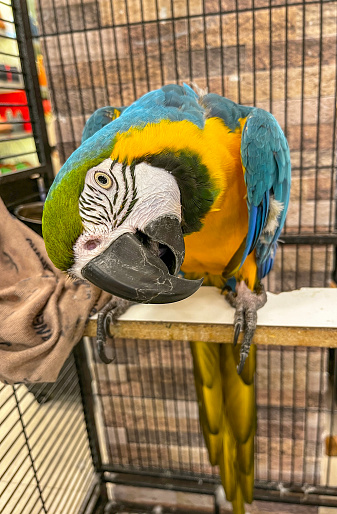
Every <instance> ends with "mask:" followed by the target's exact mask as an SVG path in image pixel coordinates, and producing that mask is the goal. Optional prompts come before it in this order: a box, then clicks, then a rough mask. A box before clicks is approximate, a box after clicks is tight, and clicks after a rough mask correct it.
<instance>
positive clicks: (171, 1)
mask: <svg viewBox="0 0 337 514" xmlns="http://www.w3.org/2000/svg"><path fill="white" fill-rule="evenodd" d="M170 5H171V15H172V37H173V55H174V73H175V81H176V82H178V79H179V70H178V57H177V43H176V25H175V21H174V20H175V15H174V1H173V0H170Z"/></svg>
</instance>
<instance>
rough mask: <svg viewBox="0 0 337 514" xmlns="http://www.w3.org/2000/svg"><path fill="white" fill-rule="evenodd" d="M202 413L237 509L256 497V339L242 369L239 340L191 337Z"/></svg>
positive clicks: (213, 456)
mask: <svg viewBox="0 0 337 514" xmlns="http://www.w3.org/2000/svg"><path fill="white" fill-rule="evenodd" d="M191 350H192V356H193V363H194V378H195V385H196V390H197V396H198V403H199V418H200V424H201V428H202V431H203V434H204V438H205V443H206V446H207V449H208V455H209V460H210V463H211V465H212V466H216V465H218V466H219V468H220V476H221V481H222V485H223V487H224V489H225V493H226V498H227V500H228V501H231V502H232V505H233V512H234V513H235V514H244V513H245V507H244V503H245V502H246V503H251V502H252V501H253V487H254V435H255V429H256V406H255V390H254V373H255V364H256V347H255V345H252V347H251V349H250V353H249V357H248V358H247V360H246V363H245V366H244V369H243V371H242V373H241V375H238V374H237V370H236V367H237V365H238V363H239V360H240V346H239V345H237V346H236V347H234V346H233V345H232V344H217V343H203V342H192V343H191Z"/></svg>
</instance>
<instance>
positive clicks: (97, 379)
mask: <svg viewBox="0 0 337 514" xmlns="http://www.w3.org/2000/svg"><path fill="white" fill-rule="evenodd" d="M93 341H96V339H93V338H91V339H90V343H91V344H90V348H91V351H92V352H93V356H94V355H95V349H94V344H93ZM113 349H114V351H115V355H117V353H116V350H115V347H114V348H113ZM93 358H94V359H95V357H93ZM116 364H117V357H116ZM101 369H102V370H104V377H101V376H98V372H97V364H96V363H95V364H93V375H94V380H95V383H96V385H97V395H98V396H99V398H100V401H101V402H102V414H103V424H104V435H105V440H106V441H107V445H108V452H109V456H110V461H111V462H113V460H114V457H113V454H112V450H111V444H110V440H109V435H108V426H109V424H108V419H107V408H105V407H104V404H103V392H102V387H101V380H102V379H104V380H105V382H106V383H107V384H110V379H109V373H108V369H107V366H101ZM108 397H109V406H110V409H111V415H112V418H113V419H116V412H115V406H114V401H113V397H112V395H111V394H109V395H108ZM111 428H113V430H114V435H115V438H116V447H117V452H118V459H119V463H120V465H121V466H122V467H123V465H124V464H123V458H122V453H121V443H120V440H119V432H118V428H117V427H116V426H113V427H111Z"/></svg>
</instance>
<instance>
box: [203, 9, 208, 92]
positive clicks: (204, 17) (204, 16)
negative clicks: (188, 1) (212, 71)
mask: <svg viewBox="0 0 337 514" xmlns="http://www.w3.org/2000/svg"><path fill="white" fill-rule="evenodd" d="M205 11H206V5H205V0H202V24H203V29H204V30H203V33H204V45H203V46H204V59H205V76H206V87H207V91H208V92H209V73H208V52H207V28H206V12H205Z"/></svg>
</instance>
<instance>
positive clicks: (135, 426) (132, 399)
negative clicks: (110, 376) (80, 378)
mask: <svg viewBox="0 0 337 514" xmlns="http://www.w3.org/2000/svg"><path fill="white" fill-rule="evenodd" d="M128 346H129V344H128V341H127V340H126V339H123V347H124V351H125V355H126V358H127V362H128V363H129V362H131V359H130V356H129V353H128ZM116 375H117V380H118V382H119V383H120V381H121V380H120V374H119V369H118V365H117V366H116ZM128 375H129V377H130V376H131V374H130V373H128ZM128 382H129V383H128V386H129V387H128V393H129V398H130V407H131V417H132V424H133V430H132V431H133V433H134V436H135V442H136V452H137V459H138V462H139V467H140V468H144V467H145V466H144V463H143V459H142V453H141V449H140V444H141V443H140V438H139V428H138V423H137V419H136V415H135V411H136V406H135V395H134V391H133V386H132V385H131V380H129V381H128ZM125 396H126V395H125ZM132 461H133V459H132ZM132 461H131V462H132Z"/></svg>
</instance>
